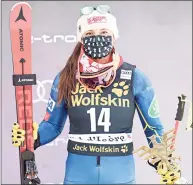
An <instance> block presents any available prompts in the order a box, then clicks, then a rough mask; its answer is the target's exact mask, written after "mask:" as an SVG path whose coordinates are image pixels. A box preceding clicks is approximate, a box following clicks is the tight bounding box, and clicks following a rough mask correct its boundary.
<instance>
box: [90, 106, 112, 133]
mask: <svg viewBox="0 0 193 185" xmlns="http://www.w3.org/2000/svg"><path fill="white" fill-rule="evenodd" d="M87 113H88V114H90V122H91V132H96V126H97V125H98V126H104V132H109V127H110V126H111V122H110V108H102V110H101V113H100V115H99V119H98V121H97V123H96V109H95V108H91V109H90V110H88V111H87ZM103 118H104V121H103Z"/></svg>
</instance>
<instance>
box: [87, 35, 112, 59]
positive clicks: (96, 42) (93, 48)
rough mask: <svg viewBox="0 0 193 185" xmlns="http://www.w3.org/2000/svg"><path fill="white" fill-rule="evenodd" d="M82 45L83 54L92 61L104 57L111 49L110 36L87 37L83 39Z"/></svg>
mask: <svg viewBox="0 0 193 185" xmlns="http://www.w3.org/2000/svg"><path fill="white" fill-rule="evenodd" d="M83 45H84V52H85V54H86V55H88V56H89V57H91V58H94V59H100V58H103V57H106V56H107V55H109V54H110V53H111V51H112V49H113V46H112V37H111V36H102V35H94V36H87V37H84V38H83Z"/></svg>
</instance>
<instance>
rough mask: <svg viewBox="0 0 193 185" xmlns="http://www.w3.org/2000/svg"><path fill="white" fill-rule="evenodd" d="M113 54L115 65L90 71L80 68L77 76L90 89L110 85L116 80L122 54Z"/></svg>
mask: <svg viewBox="0 0 193 185" xmlns="http://www.w3.org/2000/svg"><path fill="white" fill-rule="evenodd" d="M113 55H114V57H113V61H114V62H113V65H112V66H108V67H105V68H103V69H101V70H100V71H97V72H93V73H88V72H80V70H79V69H78V72H77V75H76V78H77V80H78V81H79V82H80V84H81V85H83V86H84V87H86V88H87V89H89V90H96V89H97V88H100V87H103V88H106V87H108V86H110V85H111V84H112V83H113V81H114V80H115V77H116V71H117V68H118V66H119V64H120V56H119V55H116V54H113Z"/></svg>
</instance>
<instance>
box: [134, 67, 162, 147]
mask: <svg viewBox="0 0 193 185" xmlns="http://www.w3.org/2000/svg"><path fill="white" fill-rule="evenodd" d="M133 90H134V96H135V104H136V108H137V112H138V115H139V118H140V120H141V123H142V126H143V129H144V132H145V135H146V138H147V141H148V144H149V146H150V147H152V144H151V142H150V139H149V137H150V136H152V135H154V134H155V135H156V136H157V138H156V139H157V142H161V136H162V135H163V133H164V128H163V125H162V123H161V120H160V114H159V105H158V101H157V98H156V95H155V91H154V89H153V87H152V84H151V82H150V80H149V79H148V77H147V76H146V75H145V74H144V73H142V72H141V71H140V70H139V69H137V68H135V69H134V77H133Z"/></svg>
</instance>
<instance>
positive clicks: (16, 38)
mask: <svg viewBox="0 0 193 185" xmlns="http://www.w3.org/2000/svg"><path fill="white" fill-rule="evenodd" d="M31 17H32V16H31V7H30V5H29V4H28V3H25V2H21V3H17V4H15V5H14V6H13V7H12V9H11V13H10V34H11V46H12V47H11V48H12V58H13V73H14V74H13V85H14V86H15V97H16V109H17V123H18V124H19V125H20V128H21V129H23V130H25V132H26V135H25V141H24V142H23V143H22V146H20V147H19V155H20V156H19V157H20V177H21V184H40V180H39V178H38V176H37V173H38V172H37V168H36V164H35V156H34V139H33V107H32V85H35V84H36V75H35V74H32V66H31V26H32V19H31Z"/></svg>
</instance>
